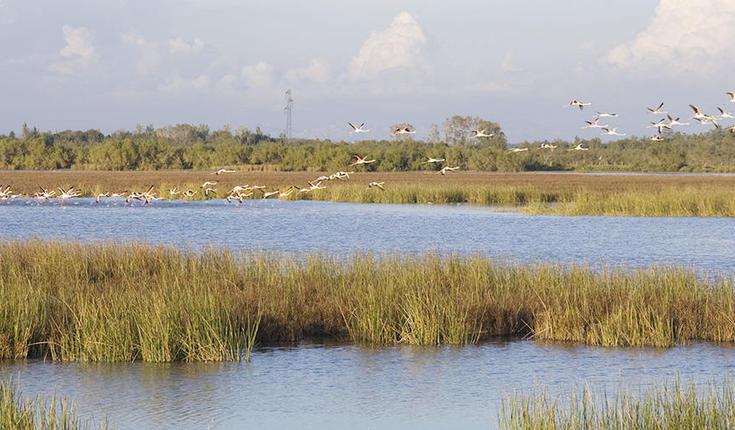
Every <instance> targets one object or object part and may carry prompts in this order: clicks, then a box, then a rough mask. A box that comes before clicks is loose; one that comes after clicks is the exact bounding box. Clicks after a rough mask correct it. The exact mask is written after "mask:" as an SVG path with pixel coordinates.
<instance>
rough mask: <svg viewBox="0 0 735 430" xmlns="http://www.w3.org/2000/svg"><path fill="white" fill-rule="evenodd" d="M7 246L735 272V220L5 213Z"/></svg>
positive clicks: (231, 209)
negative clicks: (468, 257) (110, 243)
mask: <svg viewBox="0 0 735 430" xmlns="http://www.w3.org/2000/svg"><path fill="white" fill-rule="evenodd" d="M0 225H2V226H3V228H2V230H1V231H0V238H4V239H11V238H12V239H18V238H32V237H40V238H53V239H81V240H116V241H132V240H144V241H148V242H151V243H167V244H175V245H179V246H185V247H191V248H198V247H202V246H208V245H217V246H220V245H225V246H227V247H230V248H232V249H238V250H240V249H252V248H261V249H268V250H284V251H297V252H301V251H331V252H338V253H341V252H354V251H356V250H370V251H377V252H397V253H420V252H425V251H436V252H441V253H462V254H470V253H475V252H478V253H481V254H486V255H491V256H498V255H502V256H505V257H510V258H516V259H520V260H555V261H587V262H592V263H600V262H603V263H608V264H617V263H625V264H627V265H632V266H649V265H653V264H658V263H662V264H665V263H681V264H686V265H691V264H694V265H697V266H698V267H699V268H700V269H703V270H708V271H723V272H730V271H732V270H733V269H735V258H734V257H735V218H694V217H691V218H663V217H660V218H653V217H650V218H645V217H559V216H535V215H534V216H530V215H523V214H519V213H512V212H502V211H498V210H495V209H492V208H482V207H472V206H444V205H441V206H439V205H437V206H431V205H378V204H370V205H366V204H355V203H330V202H310V201H297V202H289V201H278V200H265V201H264V200H254V201H246V202H245V203H243V204H242V205H240V204H237V205H226V204H225V203H223V201H222V200H211V201H199V202H182V201H157V202H154V204H153V205H152V206H149V207H141V206H140V205H139V204H136V205H134V206H125V205H124V202H122V201H121V200H118V201H117V202H115V201H108V202H106V203H102V204H96V203H94V200H92V199H73V200H70V201H67V202H65V203H64V204H59V203H58V202H55V201H54V202H47V203H44V204H38V203H37V202H35V201H28V200H26V201H22V200H18V201H14V202H11V203H3V204H0Z"/></svg>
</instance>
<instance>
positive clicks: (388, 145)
mask: <svg viewBox="0 0 735 430" xmlns="http://www.w3.org/2000/svg"><path fill="white" fill-rule="evenodd" d="M475 129H484V130H486V132H487V133H492V134H493V137H491V138H481V139H476V138H473V137H472V133H471V130H475ZM580 143H581V144H582V145H583V146H584V147H586V148H589V150H585V151H574V150H571V148H573V147H575V146H577V145H578V144H580ZM542 144H546V145H552V146H556V148H555V149H553V150H552V149H542V148H541V146H542ZM519 147H520V148H528V150H527V151H522V152H511V151H509V150H508V145H507V141H506V138H505V135H504V134H503V132H502V130H501V129H500V126H499V125H498V124H496V123H493V122H490V121H485V120H482V119H480V118H473V117H459V116H455V117H452V118H447V120H446V121H444V123H443V124H442V127H441V128H440V127H439V126H433V127H432V129H431V132H430V133H429V137H428V138H427V140H426V141H421V140H413V139H412V138H411V137H410V136H409V137H402V138H400V139H398V138H396V139H389V140H362V141H358V142H345V141H336V142H335V141H331V140H319V139H291V140H288V141H286V140H285V139H284V138H283V137H282V136H281V137H273V136H269V135H266V134H264V133H263V132H262V131H261V130H260V129H256V130H255V131H251V130H249V129H246V128H238V129H236V130H232V129H231V128H230V127H223V128H222V129H219V130H214V131H211V130H210V129H209V127H207V126H206V125H198V126H196V125H191V124H179V125H175V126H167V127H162V128H154V127H152V126H147V127H142V126H139V127H137V128H136V130H133V131H118V132H115V133H112V134H109V135H105V134H103V133H101V132H99V131H97V130H87V131H72V130H66V131H61V132H41V131H39V130H37V129H36V128H30V127H28V126H25V125H24V127H23V132H22V134H21V136H15V134H14V133H12V132H11V133H10V134H8V135H0V169H10V170H18V169H23V170H49V169H87V170H160V169H213V168H219V167H223V166H233V167H236V166H240V167H243V168H246V167H247V168H252V169H264V170H283V171H304V170H312V171H331V170H344V169H345V168H346V166H347V165H348V164H349V163H350V162H351V161H353V160H354V155H355V154H358V155H361V156H369V157H370V158H371V159H372V158H374V159H376V160H377V161H376V162H375V163H373V164H369V165H367V166H364V168H366V169H367V170H371V171H410V170H438V169H439V168H441V165H438V164H435V163H432V164H427V163H424V162H425V161H426V159H427V158H428V157H434V158H444V159H446V164H447V165H452V166H459V167H460V168H462V169H465V170H480V171H513V172H515V171H534V170H596V171H600V170H603V171H623V170H625V171H654V172H735V136H733V135H732V133H730V132H728V131H723V130H713V131H710V132H707V133H702V134H681V133H673V134H671V133H670V134H668V135H667V136H666V139H665V140H664V141H662V142H653V141H650V140H649V139H647V138H637V137H631V138H625V139H619V140H614V141H611V142H606V143H604V142H602V141H601V140H600V139H599V138H595V139H587V140H583V139H579V138H577V139H575V140H574V141H571V142H569V141H563V140H554V141H533V142H523V143H521V144H520V145H519Z"/></svg>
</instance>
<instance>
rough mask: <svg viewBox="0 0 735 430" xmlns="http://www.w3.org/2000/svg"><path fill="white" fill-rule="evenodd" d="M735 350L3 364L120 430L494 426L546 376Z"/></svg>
mask: <svg viewBox="0 0 735 430" xmlns="http://www.w3.org/2000/svg"><path fill="white" fill-rule="evenodd" d="M734 353H735V348H731V347H722V346H712V345H706V344H698V345H693V346H689V347H677V348H671V349H665V350H659V349H645V348H642V349H641V348H636V349H620V348H617V349H613V348H600V347H586V346H560V345H544V344H539V343H535V342H533V341H515V342H509V343H487V344H483V345H478V346H467V347H461V348H452V347H442V348H416V347H388V348H380V349H369V348H364V347H359V346H326V347H325V346H321V345H303V346H299V347H291V348H268V349H262V350H259V351H256V352H255V353H254V354H253V356H252V361H251V362H250V363H249V364H245V363H242V364H236V363H225V364H221V363H220V364H207V363H199V364H168V365H156V364H145V363H127V364H112V365H110V364H80V363H72V364H60V363H48V362H46V363H44V362H41V361H28V362H22V363H15V364H9V363H6V364H4V365H0V369H1V370H0V378H2V379H6V378H9V377H11V376H12V377H13V378H15V381H17V382H19V385H20V388H21V390H22V391H23V392H27V393H30V394H31V395H35V394H36V393H46V394H51V393H52V392H53V390H54V388H55V389H56V394H57V395H63V396H68V397H69V398H72V399H74V401H75V404H76V405H77V406H78V409H79V411H80V412H82V414H83V416H84V417H85V418H93V419H100V418H101V417H103V416H106V417H108V418H109V419H110V421H111V422H112V423H113V424H114V425H116V426H118V427H119V428H121V429H136V428H156V429H164V428H165V429H203V428H207V426H211V427H213V428H223V429H224V428H279V429H280V428H284V429H288V428H301V429H344V428H356V429H424V428H441V429H456V428H478V429H479V428H496V427H497V424H498V422H497V416H498V412H499V408H500V406H501V403H502V402H501V399H502V398H503V397H508V396H510V395H512V394H513V390H520V389H523V390H532V389H534V388H537V387H538V386H539V384H543V385H544V386H545V387H548V388H549V389H550V392H551V393H552V394H555V395H562V396H567V395H568V394H569V392H570V390H571V388H572V387H573V386H576V387H584V386H585V385H589V386H590V387H593V389H595V390H596V389H602V388H607V389H608V390H609V391H612V390H614V389H615V388H618V387H621V386H622V387H623V388H632V389H634V390H637V389H640V388H643V387H645V386H646V385H649V384H652V383H656V382H659V383H660V382H661V381H671V380H672V379H673V378H674V377H676V376H677V374H678V376H679V377H680V378H681V380H682V381H685V382H688V381H697V382H699V383H705V382H706V383H711V382H713V381H715V382H716V383H718V384H720V383H721V382H722V379H723V377H725V376H729V377H730V378H732V377H733V375H735V354H734Z"/></svg>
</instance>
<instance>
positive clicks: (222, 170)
mask: <svg viewBox="0 0 735 430" xmlns="http://www.w3.org/2000/svg"><path fill="white" fill-rule="evenodd" d="M235 172H236V170H228V169H219V170H217V171H216V172H213V173H212V174H213V175H221V174H223V173H235Z"/></svg>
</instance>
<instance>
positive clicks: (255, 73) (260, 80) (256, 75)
mask: <svg viewBox="0 0 735 430" xmlns="http://www.w3.org/2000/svg"><path fill="white" fill-rule="evenodd" d="M240 75H241V76H242V79H243V81H244V82H245V85H247V86H248V87H250V88H269V87H270V86H271V85H272V84H273V66H271V65H270V64H268V63H265V62H263V61H259V62H258V63H257V64H256V65H254V66H245V67H243V68H242V72H241V73H240Z"/></svg>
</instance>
